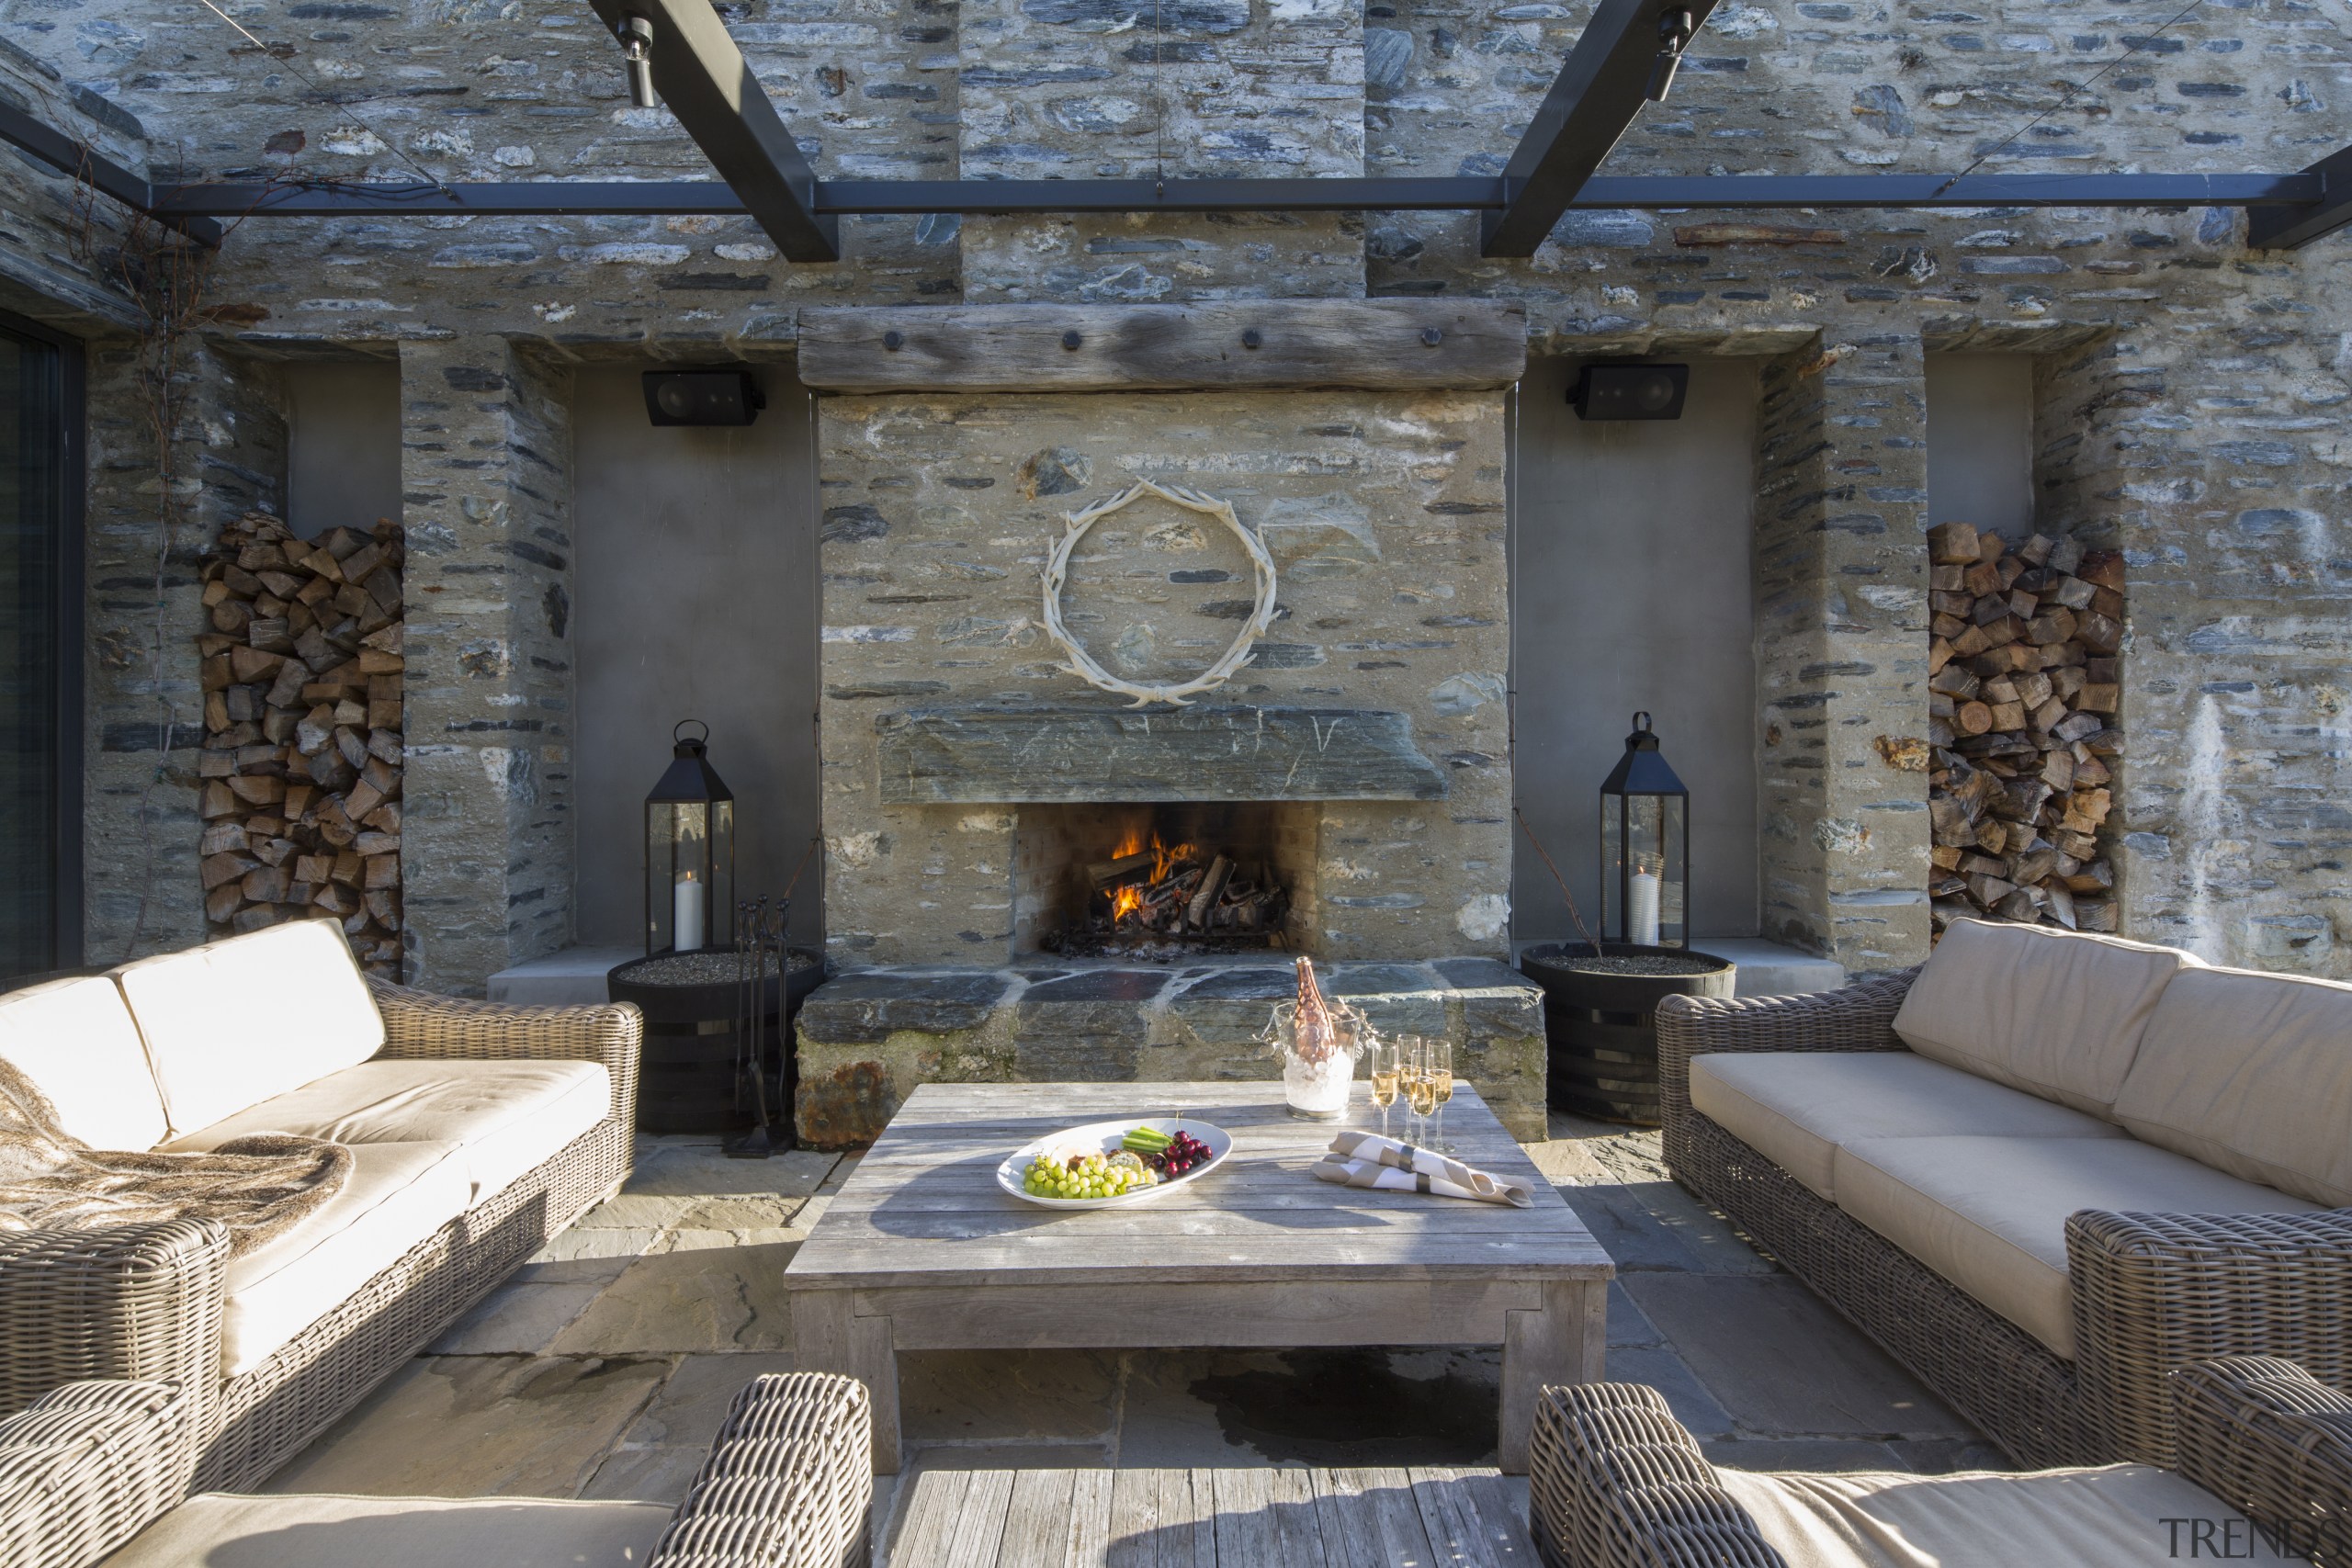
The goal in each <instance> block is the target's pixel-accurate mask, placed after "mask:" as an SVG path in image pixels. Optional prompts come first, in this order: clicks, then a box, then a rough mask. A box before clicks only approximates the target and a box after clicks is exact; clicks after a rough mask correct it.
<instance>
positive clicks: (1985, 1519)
mask: <svg viewBox="0 0 2352 1568" xmlns="http://www.w3.org/2000/svg"><path fill="white" fill-rule="evenodd" d="M1715 1478H1716V1480H1717V1481H1718V1482H1719V1483H1721V1485H1722V1486H1723V1489H1724V1491H1726V1492H1728V1493H1730V1494H1731V1495H1732V1497H1733V1498H1734V1499H1735V1500H1736V1502H1737V1503H1738V1504H1739V1505H1740V1506H1741V1507H1743V1508H1745V1509H1747V1513H1748V1517H1750V1518H1752V1519H1754V1520H1755V1521H1756V1528H1757V1531H1758V1533H1759V1534H1760V1535H1762V1536H1763V1537H1764V1539H1765V1540H1768V1541H1770V1543H1771V1544H1772V1546H1773V1547H1774V1549H1776V1550H1777V1551H1779V1552H1780V1554H1781V1557H1782V1558H1784V1559H1786V1560H1787V1562H1788V1564H1789V1568H2018V1564H2020V1563H2027V1562H2030V1563H2032V1564H2033V1568H2156V1565H2157V1564H2160V1563H2161V1564H2171V1563H2175V1562H2187V1561H2188V1559H2189V1558H2190V1556H2191V1551H2190V1548H2191V1547H2192V1545H2198V1544H2201V1545H2202V1547H2203V1551H2202V1555H2204V1556H2206V1557H2220V1556H2222V1555H2223V1553H2222V1551H2221V1550H2220V1543H2221V1541H2222V1540H2223V1539H2224V1538H2223V1535H2222V1531H2223V1529H2224V1528H2225V1526H2226V1528H2227V1529H2228V1535H2227V1537H2226V1539H2227V1540H2229V1541H2230V1542H2231V1543H2232V1551H2231V1552H2230V1553H2229V1554H2228V1555H2230V1556H2233V1557H2234V1558H2235V1559H2236V1560H2237V1561H2240V1562H2301V1561H2303V1560H2302V1559H2301V1558H2299V1557H2284V1556H2280V1555H2278V1554H2277V1553H2276V1552H2274V1551H2271V1550H2270V1547H2269V1543H2268V1542H2265V1541H2256V1540H2254V1538H2253V1531H2252V1529H2250V1527H2249V1526H2248V1524H2247V1521H2246V1518H2245V1515H2243V1514H2241V1513H2239V1512H2238V1511H2237V1510H2236V1509H2234V1508H2231V1507H2228V1506H2224V1505H2223V1504H2222V1501H2221V1500H2220V1499H2219V1498H2217V1497H2215V1496H2214V1495H2212V1494H2211V1493H2210V1492H2208V1491H2206V1490H2205V1489H2204V1488H2203V1487H2201V1486H2199V1485H2198V1484H2197V1483H2195V1482H2193V1481H2189V1480H2187V1479H2185V1478H2183V1477H2181V1476H2179V1475H2176V1474H2174V1473H2173V1472H2170V1471H2165V1470H2158V1469H2156V1468H2154V1466H2153V1465H2144V1464H2111V1465H2104V1466H2101V1467H2099V1468H2097V1469H2088V1470H2051V1471H2041V1472H2034V1473H2031V1474H2026V1475H2004V1474H2000V1473H1997V1472H1963V1473H1961V1474H1956V1475H1909V1474H1873V1473H1870V1472H1861V1473H1856V1474H1846V1475H1786V1474H1783V1475H1762V1474H1755V1473H1751V1472H1744V1471H1736V1470H1717V1471H1716V1472H1715ZM2209 1522H2210V1523H2209ZM2200 1526H2206V1527H2207V1528H2205V1529H2203V1532H2202V1533H2201V1534H2198V1535H2194V1536H2192V1533H2191V1532H2192V1531H2196V1530H2199V1527H2200Z"/></svg>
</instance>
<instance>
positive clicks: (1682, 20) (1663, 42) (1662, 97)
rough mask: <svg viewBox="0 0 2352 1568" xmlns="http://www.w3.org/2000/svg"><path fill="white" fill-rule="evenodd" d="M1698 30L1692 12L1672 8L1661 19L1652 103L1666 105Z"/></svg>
mask: <svg viewBox="0 0 2352 1568" xmlns="http://www.w3.org/2000/svg"><path fill="white" fill-rule="evenodd" d="M1694 30H1695V29H1694V28H1692V26H1691V13H1690V12H1688V11H1668V12H1664V13H1662V14H1661V15H1660V16H1659V17H1658V19H1657V59H1656V60H1654V61H1652V62H1650V102H1652V103H1654V104H1662V103H1664V102H1666V95H1667V94H1668V92H1669V91H1671V90H1672V89H1673V86H1674V73H1675V72H1677V71H1679V70H1680V69H1681V67H1682V51H1683V49H1684V47H1685V46H1686V45H1688V44H1689V43H1690V41H1691V33H1692V32H1693V31H1694Z"/></svg>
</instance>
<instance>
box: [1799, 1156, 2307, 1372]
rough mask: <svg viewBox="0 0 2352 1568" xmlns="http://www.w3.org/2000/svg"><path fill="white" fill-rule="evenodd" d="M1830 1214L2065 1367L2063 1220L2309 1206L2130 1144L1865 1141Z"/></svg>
mask: <svg viewBox="0 0 2352 1568" xmlns="http://www.w3.org/2000/svg"><path fill="white" fill-rule="evenodd" d="M1836 1163H1837V1168H1838V1169H1837V1176H1836V1178H1835V1179H1836V1181H1837V1184H1838V1207H1839V1208H1840V1209H1843V1210H1844V1211H1845V1212H1846V1213H1849V1214H1850V1215H1852V1216H1853V1217H1854V1218H1855V1219H1857V1220H1859V1221H1860V1222H1861V1223H1862V1224H1866V1225H1868V1226H1869V1227H1870V1228H1871V1229H1872V1230H1874V1231H1876V1232H1877V1233H1878V1234H1879V1235H1883V1236H1884V1237H1885V1238H1886V1239H1887V1240H1889V1241H1891V1242H1893V1243H1894V1245H1895V1246H1897V1247H1901V1248H1902V1249H1903V1250H1904V1251H1905V1252H1907V1253H1909V1254H1910V1255H1911V1256H1912V1257H1913V1258H1917V1260H1918V1261H1919V1262H1921V1263H1924V1264H1926V1265H1927V1266H1928V1268H1930V1269H1934V1270H1935V1271H1936V1272H1937V1273H1939V1274H1940V1275H1942V1276H1943V1277H1944V1278H1945V1279H1947V1280H1951V1282H1952V1283H1953V1284H1955V1285H1957V1286H1959V1287H1960V1288H1961V1289H1962V1290H1963V1291H1965V1292H1968V1293H1969V1294H1970V1295H1972V1296H1973V1297H1975V1298H1976V1300H1977V1301H1978V1302H1980V1303H1983V1304H1984V1305H1985V1306H1986V1307H1989V1308H1991V1309H1992V1310H1993V1311H1994V1312H1996V1313H1998V1314H2000V1315H2001V1316H2003V1317H2005V1318H2007V1319H2008V1320H2009V1321H2010V1322H2011V1323H2013V1324H2016V1325H2018V1327H2019V1328H2022V1329H2024V1330H2025V1331H2026V1332H2027V1333H2028V1334H2030V1335H2032V1336H2033V1337H2035V1338H2036V1339H2039V1340H2041V1342H2042V1343H2043V1344H2044V1345H2047V1346H2048V1347H2050V1348H2051V1349H2052V1350H2053V1351H2055V1352H2056V1353H2057V1354H2058V1355H2060V1356H2062V1357H2064V1358H2065V1359H2068V1360H2072V1359H2074V1355H2075V1318H2074V1311H2075V1306H2074V1292H2073V1291H2072V1290H2071V1289H2070V1288H2069V1286H2068V1283H2067V1280H2066V1216H2068V1215H2069V1214H2072V1213H2075V1211H2076V1210H2078V1209H2106V1210H2109V1211H2114V1212H2118V1213H2149V1214H2284V1213H2309V1212H2310V1211H2311V1210H2312V1208H2313V1207H2314V1205H2312V1204H2310V1203H2306V1202H2304V1201H2302V1200H2301V1199H2300V1198H2294V1197H2290V1196H2289V1195H2288V1194H2286V1193H2284V1192H2280V1191H2278V1190H2274V1189H2271V1188H2268V1187H2257V1186H2256V1185H2255V1184H2254V1183H2253V1182H2251V1181H2241V1180H2239V1179H2237V1178H2236V1177H2234V1176H2230V1175H2227V1174H2225V1173H2223V1172H2222V1171H2218V1170H2215V1169H2213V1168H2211V1166H2204V1165H2199V1164H2198V1163H2197V1162H2196V1161H2195V1160H2193V1159H2189V1158H2187V1157H2186V1156H2181V1155H2177V1154H2173V1153H2170V1152H2169V1151H2167V1150H2165V1149H2160V1148H2156V1147H2154V1146H2153V1145H2148V1144H2143V1143H2141V1142H2139V1141H2138V1140H2137V1139H2133V1138H2004V1137H1949V1138H1864V1139H1858V1140H1856V1141H1854V1142H1852V1143H1848V1144H1844V1145H1839V1147H1838V1155H1837V1162H1836Z"/></svg>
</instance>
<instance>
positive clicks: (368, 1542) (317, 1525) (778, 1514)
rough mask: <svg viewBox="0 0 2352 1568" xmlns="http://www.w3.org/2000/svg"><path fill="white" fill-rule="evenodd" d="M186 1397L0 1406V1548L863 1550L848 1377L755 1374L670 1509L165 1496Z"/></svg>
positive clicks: (144, 1565)
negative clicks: (6, 1411) (10, 1409)
mask: <svg viewBox="0 0 2352 1568" xmlns="http://www.w3.org/2000/svg"><path fill="white" fill-rule="evenodd" d="M185 1409H186V1404H185V1400H184V1398H183V1396H182V1395H181V1393H180V1392H179V1391H178V1390H176V1389H173V1388H170V1387H167V1386H166V1385H164V1384H161V1383H138V1382H86V1383H75V1384H72V1385H69V1386H68V1387H65V1388H62V1389H59V1390H55V1391H53V1392H51V1393H49V1394H48V1395H46V1396H44V1397H43V1398H42V1399H41V1400H40V1401H39V1402H37V1403H36V1404H34V1405H33V1406H32V1408H30V1409H29V1410H26V1411H22V1412H20V1413H18V1414H17V1415H16V1416H10V1417H8V1418H7V1419H6V1420H0V1562H5V1563H6V1564H8V1568H88V1565H89V1564H92V1563H96V1562H100V1561H101V1560H103V1561H104V1562H106V1563H107V1568H182V1565H183V1564H194V1563H206V1564H213V1565H215V1568H384V1565H386V1564H420V1563H456V1562H466V1563H481V1564H492V1563H495V1564H498V1565H499V1568H861V1565H862V1564H864V1563H865V1562H866V1561H867V1560H868V1552H867V1547H866V1529H867V1514H868V1511H869V1505H870V1504H871V1502H872V1500H873V1493H874V1478H873V1473H872V1471H871V1469H870V1468H869V1464H868V1460H867V1452H868V1450H869V1448H870V1447H871V1444H872V1441H873V1439H872V1437H871V1435H870V1431H869V1428H870V1426H871V1422H872V1408H871V1405H870V1404H869V1403H868V1400H867V1396H866V1393H865V1384H864V1383H861V1382H858V1381H857V1380H856V1379H854V1378H844V1377H835V1376H832V1375H831V1374H827V1373H818V1372H799V1373H793V1374H789V1375H769V1376H766V1377H762V1378H759V1379H756V1380H754V1381H753V1382H752V1383H751V1385H750V1386H748V1387H747V1388H745V1389H744V1390H743V1392H742V1393H740V1394H738V1395H737V1396H736V1399H735V1403H734V1405H733V1407H732V1408H731V1409H730V1410H729V1412H728V1416H727V1419H726V1421H725V1423H724V1424H723V1425H722V1426H721V1427H720V1428H719V1432H718V1439H717V1440H716V1441H715V1442H714V1443H713V1444H712V1445H711V1450H710V1453H709V1456H708V1457H707V1459H705V1460H704V1461H703V1464H702V1468H701V1469H700V1470H699V1471H698V1472H696V1473H695V1479H694V1481H693V1483H692V1484H691V1485H690V1486H689V1487H688V1488H687V1492H686V1496H685V1500H684V1502H683V1503H681V1504H680V1505H679V1506H678V1507H677V1508H676V1509H675V1510H672V1509H670V1508H666V1507H663V1506H661V1505H659V1504H650V1503H632V1502H568V1501H560V1500H557V1499H553V1498H540V1497H468V1498H449V1497H352V1496H334V1495H318V1494H307V1495H306V1494H294V1495H276V1496H241V1495H232V1494H223V1493H209V1494H207V1495H202V1496H198V1497H191V1498H189V1499H187V1501H186V1502H182V1503H180V1504H179V1505H178V1506H176V1507H174V1506H172V1504H173V1502H174V1501H175V1499H174V1498H172V1497H171V1496H170V1495H168V1491H169V1489H168V1487H167V1486H165V1485H164V1483H162V1481H161V1475H162V1472H163V1471H164V1469H165V1468H166V1465H165V1463H164V1456H165V1455H166V1454H167V1453H168V1452H169V1451H170V1447H171V1441H172V1429H173V1427H174V1425H175V1422H176V1420H177V1419H178V1418H179V1417H180V1416H182V1415H184V1414H185ZM166 1510H168V1511H166ZM126 1543H127V1544H126ZM117 1548H119V1549H120V1550H119V1551H118V1550H117Z"/></svg>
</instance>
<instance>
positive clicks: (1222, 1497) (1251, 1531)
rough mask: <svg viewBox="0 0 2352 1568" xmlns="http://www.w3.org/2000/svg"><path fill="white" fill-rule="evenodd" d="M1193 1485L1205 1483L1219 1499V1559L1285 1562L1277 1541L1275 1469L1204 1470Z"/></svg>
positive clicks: (1216, 1522)
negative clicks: (1275, 1524)
mask: <svg viewBox="0 0 2352 1568" xmlns="http://www.w3.org/2000/svg"><path fill="white" fill-rule="evenodd" d="M1273 1477H1274V1472H1272V1471H1271V1470H1256V1469H1250V1470H1201V1471H1195V1472H1193V1484H1194V1486H1195V1487H1198V1486H1200V1485H1202V1484H1204V1483H1205V1484H1206V1485H1207V1486H1208V1487H1209V1488H1210V1490H1211V1492H1212V1494H1213V1495H1214V1499H1215V1501H1216V1513H1215V1517H1213V1518H1212V1520H1211V1527H1212V1528H1213V1529H1214V1530H1215V1531H1216V1560H1217V1562H1220V1563H1225V1562H1267V1563H1276V1562H1282V1561H1283V1559H1282V1557H1281V1556H1280V1555H1279V1549H1278V1547H1277V1546H1276V1544H1275V1533H1274V1487H1273Z"/></svg>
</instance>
